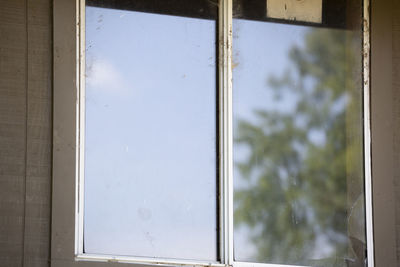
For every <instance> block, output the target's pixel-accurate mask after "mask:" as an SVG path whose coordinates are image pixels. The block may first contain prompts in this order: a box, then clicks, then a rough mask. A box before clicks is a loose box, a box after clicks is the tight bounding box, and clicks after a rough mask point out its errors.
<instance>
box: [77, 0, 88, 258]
mask: <svg viewBox="0 0 400 267" xmlns="http://www.w3.org/2000/svg"><path fill="white" fill-rule="evenodd" d="M76 3H77V7H76V12H77V16H76V17H77V20H76V32H77V33H76V34H77V38H76V39H77V48H78V49H77V65H78V66H77V71H78V73H77V74H78V76H77V77H78V78H77V80H78V81H77V87H78V90H77V96H76V97H77V100H76V105H77V110H78V112H77V119H76V121H77V132H76V139H77V140H76V142H77V148H78V149H77V151H76V153H77V161H76V164H77V166H76V169H77V171H76V187H77V188H76V191H77V193H76V196H77V198H76V204H75V205H76V214H77V216H76V220H77V221H76V223H75V235H76V238H75V240H76V242H77V243H76V244H75V255H80V254H83V253H84V245H83V215H84V211H83V209H84V159H85V157H84V155H85V47H86V43H85V0H77V2H76Z"/></svg>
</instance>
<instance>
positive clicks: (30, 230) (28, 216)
mask: <svg viewBox="0 0 400 267" xmlns="http://www.w3.org/2000/svg"><path fill="white" fill-rule="evenodd" d="M27 8H28V13H27V19H28V26H27V27H28V28H27V31H28V40H27V42H28V73H27V79H28V91H27V94H28V95H27V97H28V99H27V147H26V150H27V152H26V153H27V155H26V156H27V161H26V162H27V163H26V164H27V166H26V168H27V169H26V198H25V199H26V202H25V231H24V259H23V260H24V267H44V266H49V258H50V224H51V219H50V214H51V212H50V210H51V143H52V138H51V136H52V123H51V121H52V116H51V111H52V87H51V86H52V75H51V73H52V26H51V23H52V19H51V18H52V17H51V16H52V12H51V0H27Z"/></svg>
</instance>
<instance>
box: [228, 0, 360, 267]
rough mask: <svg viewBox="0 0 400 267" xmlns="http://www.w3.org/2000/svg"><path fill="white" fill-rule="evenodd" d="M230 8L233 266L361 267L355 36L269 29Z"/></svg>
mask: <svg viewBox="0 0 400 267" xmlns="http://www.w3.org/2000/svg"><path fill="white" fill-rule="evenodd" d="M239 2H240V1H237V2H236V5H235V9H234V12H235V13H236V17H237V18H236V19H234V21H233V35H234V39H233V50H234V52H233V66H234V69H233V94H234V96H233V99H234V100H233V101H234V102H233V106H234V164H235V169H234V210H235V214H234V215H235V217H234V218H235V220H234V226H235V227H234V257H235V260H237V261H249V262H262V263H277V264H296V265H307V266H365V256H366V253H365V249H366V242H365V219H364V217H365V216H364V214H365V206H364V194H363V191H364V189H363V152H362V151H363V149H362V145H363V135H362V129H363V128H362V82H361V77H362V76H361V55H360V54H361V47H360V44H361V31H360V29H359V28H355V29H354V27H352V28H351V29H349V28H350V24H351V22H350V21H347V22H345V23H344V24H345V26H346V28H343V27H342V26H341V23H339V22H338V23H336V24H334V25H333V26H332V25H328V26H332V27H330V28H326V27H314V26H312V25H310V26H305V25H304V23H303V26H299V25H293V24H292V25H289V24H278V23H272V22H268V21H266V19H263V18H262V16H261V15H260V16H259V17H257V16H256V15H254V16H253V13H252V12H249V10H251V8H247V9H246V8H245V7H244V6H243V5H241V3H239ZM255 2H257V1H255ZM264 2H265V1H264ZM243 3H244V2H243ZM242 10H244V11H243V12H242ZM257 10H260V8H259V7H258V8H257ZM261 10H262V8H261ZM246 12H247V13H246ZM246 14H247V15H246ZM351 16H353V19H355V20H357V19H358V21H360V20H359V18H360V17H359V16H357V14H352V15H351ZM342 24H343V23H342ZM354 24H355V25H357V24H356V23H354Z"/></svg>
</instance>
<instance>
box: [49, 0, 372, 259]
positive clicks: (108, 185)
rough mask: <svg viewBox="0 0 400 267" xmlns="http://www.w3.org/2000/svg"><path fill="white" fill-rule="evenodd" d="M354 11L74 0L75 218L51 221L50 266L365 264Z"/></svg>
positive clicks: (367, 215) (359, 32)
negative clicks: (53, 244) (54, 263)
mask: <svg viewBox="0 0 400 267" xmlns="http://www.w3.org/2000/svg"><path fill="white" fill-rule="evenodd" d="M364 8H366V7H364ZM362 14H363V3H361V1H322V0H319V1H318V0H304V1H291V0H288V1H274V0H266V1H265V0H263V1H240V0H234V1H231V0H220V1H214V0H208V1H204V0H196V1H190V2H188V1H186V2H185V1H175V0H169V1H162V3H161V2H160V1H153V0H147V1H144V0H127V1H112V0H86V2H85V1H83V0H82V1H79V2H78V5H77V17H78V18H79V20H78V27H77V29H78V30H77V31H78V37H77V40H76V43H77V45H76V46H77V47H78V48H77V50H78V53H77V54H78V60H77V70H76V77H78V78H77V80H76V83H77V85H76V87H77V88H78V89H77V91H76V95H75V97H76V99H74V98H72V99H71V97H70V96H69V98H68V97H66V98H65V99H66V101H65V104H64V105H66V106H68V105H69V106H71V103H75V105H74V104H72V105H73V107H74V112H73V113H72V115H73V116H72V117H71V115H70V117H69V120H70V122H69V123H70V124H69V125H71V122H75V127H74V129H70V128H61V129H59V130H57V131H55V142H57V140H61V141H60V142H61V143H63V144H66V146H67V148H66V149H70V150H71V151H72V152H74V154H73V156H72V157H69V158H67V160H66V161H65V162H64V163H65V165H64V164H61V163H60V166H58V167H57V172H65V173H68V175H67V176H68V177H71V169H70V167H71V166H76V168H75V169H76V172H75V173H74V175H72V176H73V177H74V178H75V179H73V181H72V182H71V179H69V180H67V179H65V180H64V181H62V182H61V181H55V183H56V185H55V186H60V187H64V186H65V188H66V190H65V194H69V195H68V196H65V195H60V196H57V198H59V199H60V200H59V201H58V202H60V203H61V204H58V205H61V206H63V207H65V208H66V209H68V208H69V209H70V208H71V207H73V206H75V213H74V214H75V216H74V221H73V223H72V226H73V227H72V228H71V220H70V219H67V220H65V222H63V221H62V220H61V219H59V218H57V219H56V220H59V221H58V222H57V223H56V224H57V228H56V232H57V233H59V232H61V233H62V234H61V235H60V236H57V237H56V238H58V239H59V240H61V241H59V242H57V244H60V245H59V247H58V248H57V249H58V250H56V251H55V252H54V253H55V255H56V259H57V257H58V258H59V259H60V261H62V260H63V259H64V258H68V257H67V256H65V255H63V254H62V253H63V251H73V252H74V259H75V260H76V262H75V263H74V264H81V265H82V266H91V265H90V264H94V263H93V262H96V261H103V262H108V263H110V262H112V263H113V264H117V265H118V264H119V263H124V262H129V263H136V264H162V265H199V266H226V265H235V266H247V265H248V266H256V265H260V266H281V265H296V266H366V265H367V263H368V262H369V264H373V253H372V251H373V250H372V249H373V247H372V236H371V234H372V227H371V223H372V216H371V198H370V195H371V188H370V184H371V181H370V178H371V177H370V166H369V159H368V157H369V141H368V138H369V125H368V124H367V123H368V116H369V109H368V104H367V105H366V104H365V103H368V93H367V91H368V88H369V87H368V86H369V85H368V83H364V80H363V78H365V77H367V78H368V72H367V70H368V50H365V51H367V54H366V55H365V56H364V58H363V57H362V55H363V51H364V50H363V49H364V48H363V47H364V46H363V40H364V41H365V42H366V44H368V42H369V41H368V38H366V37H365V36H364V35H363V34H365V35H366V36H368V32H367V31H366V32H363V29H362V28H361V26H360V25H362V23H361V22H362V21H363V15H362ZM365 16H367V15H365ZM55 41H57V40H55ZM59 41H60V40H59ZM70 45H71V42H66V43H65V48H67V47H68V46H70ZM72 45H75V44H74V43H73V42H72ZM57 53H58V51H55V58H56V60H57ZM56 63H57V62H55V64H56ZM363 63H364V64H365V65H363ZM364 67H365V68H366V69H364ZM363 75H364V76H363ZM365 75H366V76H365ZM365 80H368V79H365ZM68 82H70V81H68ZM57 97H59V98H62V97H63V93H61V94H60V95H58V96H57ZM67 109H68V108H67ZM56 115H57V113H56ZM72 124H73V123H72ZM72 144H76V146H75V145H72ZM56 154H57V153H56ZM55 156H57V155H55ZM71 195H73V196H74V197H75V198H74V197H73V196H71ZM65 199H67V200H68V201H65ZM61 210H63V209H61ZM61 210H60V212H61ZM56 212H57V211H56ZM60 217H61V218H62V217H63V216H60ZM63 225H64V226H65V229H67V230H65V231H63V230H60V229H64V228H63ZM71 229H74V231H75V234H72V233H71V232H70V230H71ZM71 240H73V242H72V243H71ZM62 241H65V242H62ZM71 244H72V247H73V250H71ZM57 253H59V254H57ZM57 255H58V256H57ZM68 260H70V258H68Z"/></svg>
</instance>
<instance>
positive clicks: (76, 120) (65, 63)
mask: <svg viewBox="0 0 400 267" xmlns="http://www.w3.org/2000/svg"><path fill="white" fill-rule="evenodd" d="M75 1H76V2H75ZM54 4H55V5H54V29H55V31H54V136H53V139H54V147H53V214H52V218H53V220H52V221H53V224H52V253H51V258H52V260H51V263H52V266H71V267H76V266H79V267H92V266H105V267H108V266H121V264H122V263H132V264H135V266H138V265H162V266H211V267H223V266H233V267H279V266H281V267H282V266H293V267H294V265H279V264H267V263H246V262H238V261H235V260H234V256H233V157H232V150H233V141H232V131H233V130H232V128H233V127H232V0H219V11H218V13H219V17H218V26H219V33H218V38H219V40H218V49H219V57H220V58H219V61H218V62H219V64H218V68H219V88H218V90H219V106H220V113H219V114H218V116H219V122H220V123H219V138H220V139H219V144H220V147H219V158H220V163H219V170H220V173H219V179H220V182H219V184H220V188H219V194H220V195H219V199H220V209H219V210H220V214H219V216H220V225H219V234H220V236H219V238H220V244H219V250H220V258H221V259H220V260H221V261H220V262H204V261H194V260H192V261H187V260H171V259H162V258H145V257H123V256H113V255H97V254H87V253H83V201H82V199H83V192H84V190H83V188H84V183H83V178H82V177H83V168H81V167H80V166H83V159H84V157H83V155H84V154H83V153H84V145H83V144H84V121H83V119H82V118H83V115H84V111H85V105H84V104H85V103H84V102H85V101H84V99H85V89H84V85H85V80H84V79H85V75H84V73H85V71H84V67H85V62H84V54H85V43H84V40H85V38H84V37H85V36H84V35H85V20H84V18H85V14H84V11H85V0H57V1H55V2H54ZM363 5H364V11H363V19H364V32H363V44H364V45H363V49H364V51H363V72H364V82H363V85H364V88H363V91H364V94H363V95H364V99H363V101H364V111H363V112H364V114H363V115H364V166H365V169H364V173H365V175H364V176H365V196H366V203H365V206H366V232H367V259H368V266H370V267H371V266H374V262H375V260H374V242H373V216H372V177H371V164H372V161H371V112H370V102H371V99H370V30H369V29H370V27H369V25H370V16H369V0H364V3H363ZM124 266H125V265H124Z"/></svg>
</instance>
